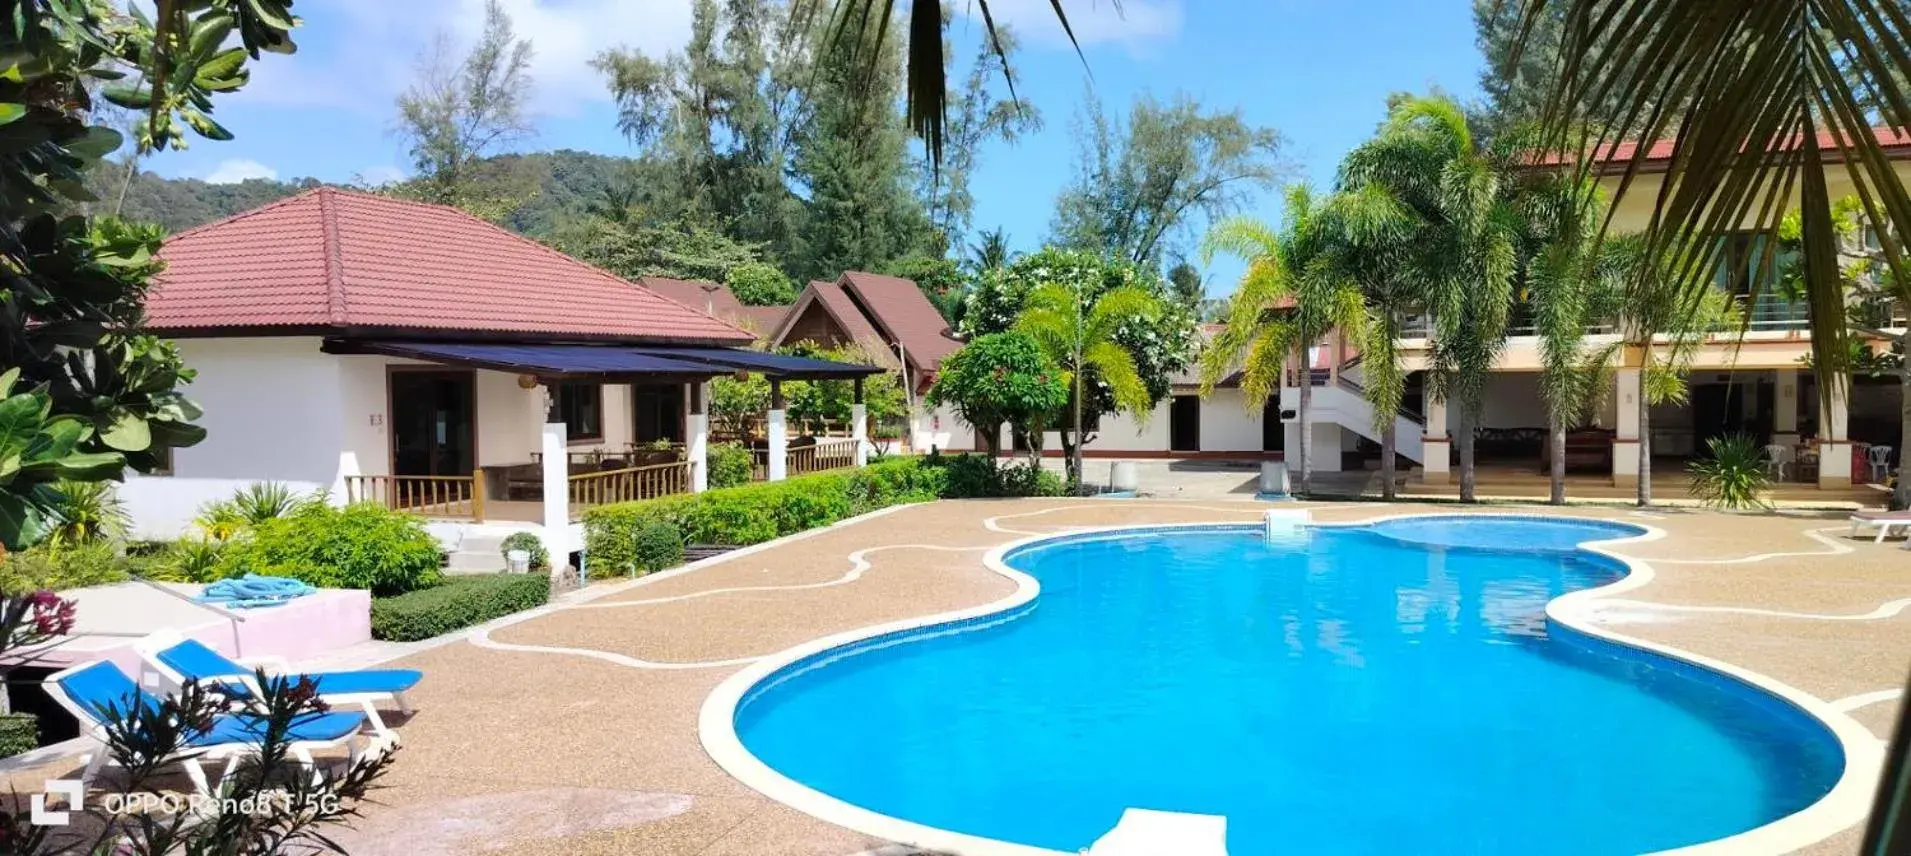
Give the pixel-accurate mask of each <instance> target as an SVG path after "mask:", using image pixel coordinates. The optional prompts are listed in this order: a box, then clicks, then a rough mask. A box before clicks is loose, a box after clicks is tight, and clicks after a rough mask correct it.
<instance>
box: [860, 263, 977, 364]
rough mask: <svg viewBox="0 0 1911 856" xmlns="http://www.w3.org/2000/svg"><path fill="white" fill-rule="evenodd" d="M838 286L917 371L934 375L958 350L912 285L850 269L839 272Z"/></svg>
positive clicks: (933, 309)
mask: <svg viewBox="0 0 1911 856" xmlns="http://www.w3.org/2000/svg"><path fill="white" fill-rule="evenodd" d="M842 284H843V289H844V290H845V291H847V292H849V294H850V296H852V297H854V298H855V299H856V301H857V302H858V303H859V304H861V305H862V306H864V307H866V308H867V309H868V312H869V317H870V319H871V320H872V321H874V322H875V323H876V325H877V326H879V327H881V328H882V332H884V333H886V334H888V337H889V340H890V341H892V342H897V343H900V344H901V345H902V348H903V353H904V354H906V355H908V359H909V362H910V363H912V364H914V365H915V366H916V368H917V369H918V370H920V371H923V372H931V373H932V372H935V371H936V370H937V369H938V368H940V367H941V366H942V360H943V358H945V357H947V356H949V355H950V354H953V353H955V352H956V351H959V350H961V349H962V343H961V342H959V341H957V340H955V339H953V338H951V337H950V336H949V322H948V321H947V320H944V319H943V317H942V313H941V312H940V311H937V309H936V306H935V304H933V303H930V302H929V298H928V296H927V295H924V294H923V293H922V289H921V288H918V287H917V286H916V284H915V282H913V281H911V280H907V279H903V278H902V277H896V276H884V275H882V274H875V273H864V272H863V271H856V270H852V271H846V272H844V273H843V279H842Z"/></svg>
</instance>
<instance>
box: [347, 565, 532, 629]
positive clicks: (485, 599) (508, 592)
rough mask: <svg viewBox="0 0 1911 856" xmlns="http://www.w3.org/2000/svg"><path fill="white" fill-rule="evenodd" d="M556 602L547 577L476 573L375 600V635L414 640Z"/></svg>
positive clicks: (373, 605)
mask: <svg viewBox="0 0 1911 856" xmlns="http://www.w3.org/2000/svg"><path fill="white" fill-rule="evenodd" d="M550 598H551V578H550V577H548V576H545V575H544V574H474V575H471V576H457V577H451V578H449V579H447V580H446V581H445V582H444V583H442V584H440V585H436V586H433V587H431V588H427V589H419V590H417V591H414V592H408V593H406V594H401V595H396V596H393V597H377V598H372V636H373V637H374V638H377V639H387V640H390V641H393V642H413V641H416V640H419V639H430V638H431V637H433V636H440V635H443V634H446V633H450V632H451V631H453V630H457V629H459V628H463V627H470V626H471V625H473V624H482V623H484V622H486V621H490V620H491V619H493V618H497V617H499V616H503V615H510V614H511V613H513V612H522V611H524V610H527V609H531V608H533V607H538V606H543V605H544V603H545V602H546V601H548V600H550Z"/></svg>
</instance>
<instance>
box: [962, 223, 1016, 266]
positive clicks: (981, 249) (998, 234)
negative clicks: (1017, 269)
mask: <svg viewBox="0 0 1911 856" xmlns="http://www.w3.org/2000/svg"><path fill="white" fill-rule="evenodd" d="M978 237H979V239H978V240H976V241H975V242H973V243H971V244H969V259H968V264H969V272H970V273H971V274H973V275H975V276H981V275H982V274H984V273H987V272H989V271H992V270H995V269H996V268H1004V267H1008V266H1009V262H1012V261H1014V260H1015V254H1014V253H1012V252H1010V251H1009V236H1008V234H1007V233H1006V232H1003V231H1002V229H1001V228H1000V227H998V228H995V229H988V230H985V231H983V232H982V233H981V234H980V235H979V236H978Z"/></svg>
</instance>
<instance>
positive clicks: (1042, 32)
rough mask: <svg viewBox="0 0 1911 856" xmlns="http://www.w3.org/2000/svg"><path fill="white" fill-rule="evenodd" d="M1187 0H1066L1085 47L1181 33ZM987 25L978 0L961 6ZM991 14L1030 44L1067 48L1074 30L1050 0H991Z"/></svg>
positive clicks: (1139, 41) (1131, 43)
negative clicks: (1117, 1) (1065, 24)
mask: <svg viewBox="0 0 1911 856" xmlns="http://www.w3.org/2000/svg"><path fill="white" fill-rule="evenodd" d="M1181 5H1182V4H1181V0H1123V2H1122V3H1121V5H1120V7H1119V8H1117V7H1116V4H1115V3H1114V2H1113V0H1063V3H1062V10H1063V11H1065V12H1067V13H1068V25H1069V27H1070V28H1071V29H1073V30H1074V32H1075V39H1076V41H1079V42H1080V43H1081V46H1082V47H1083V48H1088V47H1091V46H1093V45H1101V44H1118V45H1124V46H1126V47H1129V48H1137V47H1140V46H1141V45H1142V44H1144V43H1147V42H1152V41H1156V40H1160V39H1168V38H1173V37H1174V36H1175V35H1176V34H1178V33H1180V32H1181ZM957 8H958V9H960V10H961V11H962V13H963V14H964V15H967V16H968V17H969V18H971V19H972V20H973V21H974V22H975V24H976V26H978V27H979V26H981V23H982V10H981V9H978V8H976V6H975V3H974V2H966V3H963V4H961V5H960V6H958V7H957ZM989 14H990V15H991V16H993V17H994V18H995V22H996V23H997V24H1008V25H1009V26H1012V27H1014V28H1015V31H1016V32H1017V33H1019V34H1021V35H1022V36H1023V38H1024V39H1026V40H1027V41H1028V42H1029V43H1031V44H1034V45H1041V46H1047V47H1067V46H1068V34H1067V33H1066V32H1064V31H1063V30H1062V25H1061V22H1060V21H1057V20H1056V18H1055V9H1054V7H1053V6H1051V5H1050V3H1049V0H990V2H989Z"/></svg>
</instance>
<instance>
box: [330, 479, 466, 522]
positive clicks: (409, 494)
mask: <svg viewBox="0 0 1911 856" xmlns="http://www.w3.org/2000/svg"><path fill="white" fill-rule="evenodd" d="M345 499H346V501H348V502H375V503H378V504H379V505H383V506H385V507H386V508H392V509H397V510H399V511H409V512H411V513H413V514H421V515H424V516H425V517H451V518H458V519H466V520H476V521H478V522H480V523H482V522H484V499H485V496H484V471H483V470H473V471H472V473H471V475H468V476H346V477H345Z"/></svg>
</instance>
